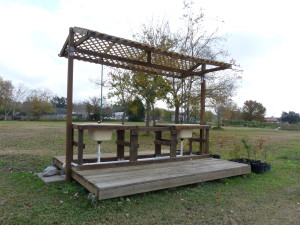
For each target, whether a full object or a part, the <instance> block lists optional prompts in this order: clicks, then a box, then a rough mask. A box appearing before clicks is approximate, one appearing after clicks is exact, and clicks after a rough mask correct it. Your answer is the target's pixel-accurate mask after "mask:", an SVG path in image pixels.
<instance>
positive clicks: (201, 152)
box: [199, 129, 204, 155]
mask: <svg viewBox="0 0 300 225" xmlns="http://www.w3.org/2000/svg"><path fill="white" fill-rule="evenodd" d="M203 140H204V130H203V129H200V142H199V154H200V155H203V154H204V143H203Z"/></svg>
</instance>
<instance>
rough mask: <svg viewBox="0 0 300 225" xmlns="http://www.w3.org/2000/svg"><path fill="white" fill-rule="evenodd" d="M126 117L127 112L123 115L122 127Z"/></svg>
mask: <svg viewBox="0 0 300 225" xmlns="http://www.w3.org/2000/svg"><path fill="white" fill-rule="evenodd" d="M125 115H126V113H125V110H124V112H123V115H122V125H124V121H125Z"/></svg>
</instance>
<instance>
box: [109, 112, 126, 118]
mask: <svg viewBox="0 0 300 225" xmlns="http://www.w3.org/2000/svg"><path fill="white" fill-rule="evenodd" d="M123 114H124V112H114V113H113V114H112V117H111V118H112V119H113V120H121V119H122V117H123ZM125 119H128V117H127V118H126V117H125Z"/></svg>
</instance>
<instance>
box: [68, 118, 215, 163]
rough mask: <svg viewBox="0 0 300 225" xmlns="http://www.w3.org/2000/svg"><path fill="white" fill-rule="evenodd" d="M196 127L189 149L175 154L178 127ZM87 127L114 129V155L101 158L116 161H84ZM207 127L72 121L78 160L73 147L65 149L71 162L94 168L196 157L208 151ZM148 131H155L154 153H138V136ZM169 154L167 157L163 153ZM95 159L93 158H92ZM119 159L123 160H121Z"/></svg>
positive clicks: (202, 155) (206, 155)
mask: <svg viewBox="0 0 300 225" xmlns="http://www.w3.org/2000/svg"><path fill="white" fill-rule="evenodd" d="M187 128H188V129H198V130H200V136H199V137H196V138H195V137H193V138H188V140H189V150H188V151H186V152H185V153H184V155H183V156H182V157H178V155H177V144H178V138H177V133H178V132H179V131H180V130H181V129H187ZM89 129H97V130H116V133H117V141H116V145H117V150H116V157H109V158H108V157H107V158H101V162H107V161H115V163H113V162H112V163H110V164H105V163H104V164H101V163H99V164H94V165H87V164H85V162H86V161H85V160H84V158H83V152H84V149H85V144H84V140H83V137H84V131H85V130H89ZM74 130H78V136H77V141H75V140H74ZM209 130H210V126H208V125H192V124H191V125H190V126H189V127H187V126H184V127H183V126H181V125H160V126H156V127H144V126H132V125H113V126H112V125H109V126H107V125H101V124H99V125H97V126H95V125H89V124H72V134H73V135H72V137H73V140H72V143H73V147H77V150H78V151H77V154H78V158H77V160H74V159H73V149H70V151H69V152H68V153H67V155H68V154H72V156H70V155H69V156H68V157H72V160H71V162H74V163H76V164H77V168H78V169H93V168H108V167H115V166H127V165H139V164H145V163H153V162H165V161H176V160H189V159H191V157H195V158H205V157H208V155H209ZM126 131H127V132H130V135H129V136H130V139H129V141H125V132H126ZM142 131H148V132H154V133H155V140H154V144H155V150H154V154H148V155H139V154H138V148H139V143H138V137H139V134H140V132H142ZM162 132H170V139H163V138H162ZM193 142H198V143H199V149H198V151H197V152H196V154H195V152H193ZM162 146H169V148H170V152H169V153H167V154H166V153H162ZM125 147H128V148H129V156H125V153H124V152H125ZM163 156H169V157H163ZM145 158H153V160H148V161H145V160H141V159H145ZM95 161H96V159H95ZM120 161H124V162H122V163H120ZM88 162H93V160H89V161H88Z"/></svg>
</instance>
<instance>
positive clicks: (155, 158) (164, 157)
mask: <svg viewBox="0 0 300 225" xmlns="http://www.w3.org/2000/svg"><path fill="white" fill-rule="evenodd" d="M181 156H182V155H177V157H181ZM167 158H170V156H160V157H151V158H144V159H138V161H149V160H157V159H167ZM124 162H129V160H128V159H127V160H122V161H108V162H95V163H83V164H82V165H84V166H85V165H99V164H101V165H102V164H113V163H124ZM72 166H78V164H77V163H74V162H72Z"/></svg>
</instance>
